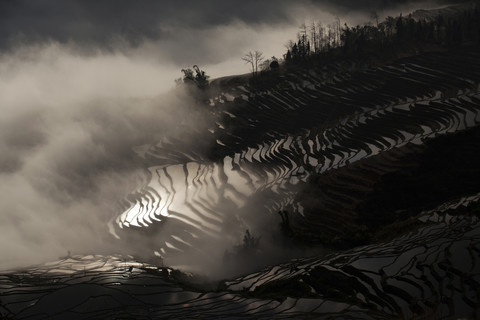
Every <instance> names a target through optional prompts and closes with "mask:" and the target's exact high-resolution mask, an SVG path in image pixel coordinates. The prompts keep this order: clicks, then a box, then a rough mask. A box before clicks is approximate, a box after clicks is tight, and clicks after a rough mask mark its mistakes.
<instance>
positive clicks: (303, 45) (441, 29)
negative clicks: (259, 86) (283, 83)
mask: <svg viewBox="0 0 480 320" xmlns="http://www.w3.org/2000/svg"><path fill="white" fill-rule="evenodd" d="M376 17H377V16H376V15H375V18H376ZM468 42H470V43H477V44H478V43H480V11H479V9H478V6H474V7H472V8H471V9H469V10H465V11H463V12H461V13H460V12H459V13H456V14H450V15H448V16H445V15H438V16H437V17H435V18H430V19H428V20H427V19H414V17H413V16H412V15H411V14H410V15H408V16H407V17H403V16H402V15H400V16H399V17H397V18H393V17H390V16H389V17H387V18H386V19H385V20H384V21H382V22H380V23H378V20H377V22H376V25H364V26H356V27H349V26H348V25H347V24H346V23H345V24H344V25H343V26H342V27H341V26H340V20H339V19H338V18H337V19H336V20H335V21H334V23H332V24H329V25H326V26H324V25H322V24H318V23H312V24H310V25H309V26H307V25H305V24H304V25H302V26H301V27H300V32H299V33H298V35H297V41H296V42H294V41H290V43H289V44H288V51H287V52H286V54H285V55H284V58H285V62H286V63H287V64H288V63H295V62H301V61H304V60H309V59H311V58H312V57H324V56H347V57H348V56H359V55H366V54H378V53H385V52H389V51H392V52H394V51H395V50H402V49H405V47H408V46H411V45H419V46H424V45H428V44H434V45H439V46H444V47H451V46H457V45H460V44H463V43H468Z"/></svg>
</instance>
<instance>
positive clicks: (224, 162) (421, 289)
mask: <svg viewBox="0 0 480 320" xmlns="http://www.w3.org/2000/svg"><path fill="white" fill-rule="evenodd" d="M269 76H270V77H273V80H271V81H269V82H268V83H267V84H265V83H263V84H262V86H261V87H260V86H252V85H247V84H245V83H244V84H243V85H241V84H240V85H237V86H233V87H232V86H230V87H227V88H224V92H222V94H221V95H219V96H217V97H212V98H211V99H210V105H209V106H208V107H207V106H205V107H206V108H209V112H211V114H212V117H214V119H215V121H214V122H215V127H212V128H209V132H210V133H209V136H210V138H209V139H210V141H207V144H208V145H209V146H210V147H209V148H208V150H204V151H199V150H198V149H195V148H191V145H188V146H187V145H186V144H184V143H182V141H176V140H169V139H164V140H163V141H159V142H158V143H157V144H155V145H147V146H142V147H141V148H136V149H135V152H136V153H137V154H138V156H139V157H140V158H142V159H143V161H144V163H145V174H144V175H143V176H140V177H139V184H138V187H137V188H136V190H134V191H133V192H132V193H131V194H130V195H128V196H127V197H126V198H125V199H123V200H122V201H121V202H119V206H118V207H119V208H118V213H117V214H116V215H115V216H114V217H113V218H112V220H111V225H110V230H111V233H112V234H114V235H115V236H117V237H119V238H120V239H121V240H119V241H127V242H129V243H130V244H135V243H138V244H139V247H138V251H139V252H140V251H142V250H144V251H149V252H150V253H151V254H152V255H153V252H155V255H157V256H161V257H162V258H163V259H164V261H165V262H166V263H173V264H186V263H190V264H195V263H196V261H195V260H193V261H192V258H191V257H195V258H194V259H197V258H198V259H199V260H200V258H199V257H204V258H205V257H206V259H205V260H208V262H203V263H204V266H205V265H206V266H207V267H211V266H213V265H215V266H216V268H217V269H215V270H216V271H214V272H218V273H219V274H221V272H220V271H218V270H221V269H222V265H221V264H222V259H221V257H222V256H223V253H224V252H225V250H232V248H235V245H236V244H238V243H239V242H241V239H242V236H243V235H244V232H245V230H246V229H248V230H250V231H251V232H252V234H254V235H259V236H261V239H260V245H259V247H258V248H255V250H257V251H256V252H255V251H254V250H252V251H250V252H251V253H252V256H251V257H252V260H257V259H258V260H261V257H267V259H266V260H265V261H266V262H268V261H269V260H268V257H270V256H272V255H273V254H274V253H273V252H274V251H275V252H278V251H282V250H283V246H284V244H285V243H289V245H292V246H293V245H299V244H302V245H305V244H307V245H309V246H313V245H323V246H326V247H328V248H330V249H331V250H335V251H334V252H333V253H330V254H329V255H319V256H315V257H312V258H301V259H296V260H292V261H290V262H287V263H282V264H275V265H274V266H270V267H267V268H266V269H264V270H263V271H260V272H254V273H251V274H249V275H244V276H241V277H234V279H233V280H228V281H221V282H220V283H219V284H218V285H217V284H212V283H208V284H207V283H202V284H201V285H200V284H199V283H198V282H195V280H194V279H193V278H189V277H188V276H187V275H186V274H184V273H181V272H179V271H175V270H173V269H167V268H156V267H154V266H152V265H144V264H140V263H138V262H134V261H133V260H129V261H125V260H122V258H119V257H103V256H87V257H80V256H76V257H73V258H72V257H70V258H67V259H65V260H61V261H57V262H54V263H52V264H50V265H48V264H47V265H42V266H38V267H35V268H32V269H28V270H25V271H24V272H22V273H18V272H9V273H4V274H3V275H2V276H1V277H0V293H1V295H0V299H1V301H2V308H3V309H2V308H0V313H1V314H2V315H5V316H7V315H9V316H10V315H14V316H15V318H19V319H27V318H39V319H41V318H46V319H47V318H48V319H50V318H55V317H57V318H62V317H68V318H88V317H90V318H103V319H108V318H117V317H119V316H122V317H125V318H135V319H150V318H158V317H167V318H183V317H185V316H187V317H192V318H212V317H217V318H232V319H236V318H255V319H261V318H265V319H269V318H273V317H275V318H285V319H288V318H293V317H295V318H339V319H340V318H364V319H386V318H406V319H410V318H417V317H424V318H428V317H432V318H446V319H448V318H453V317H467V318H468V317H470V318H478V317H480V314H479V307H478V306H479V305H480V303H479V302H480V293H479V291H478V288H479V287H480V269H479V263H480V257H479V253H480V249H479V248H480V247H479V240H480V228H479V227H480V226H479V224H478V212H479V211H478V209H479V207H480V206H479V199H480V196H479V195H480V183H479V181H480V179H479V178H480V171H479V169H478V163H480V162H479V160H480V159H479V158H480V153H479V152H478V150H480V149H479V147H480V139H479V138H480V128H479V126H478V125H479V123H480V48H478V47H475V46H468V47H461V48H457V49H452V50H445V51H442V52H431V53H424V54H421V55H416V56H413V57H407V58H402V59H400V60H397V61H395V62H392V63H389V64H385V65H382V66H377V67H374V66H371V67H369V66H367V65H364V64H362V63H358V62H355V61H349V62H343V63H338V64H332V65H328V66H324V67H320V68H318V69H292V70H285V69H284V70H283V71H282V70H281V71H280V72H278V73H276V74H270V75H269ZM191 134H192V135H193V136H194V135H195V134H196V132H195V131H192V133H191ZM204 143H205V142H204V141H203V142H202V144H204ZM132 152H133V151H132ZM279 213H280V214H279ZM145 244H148V246H147V247H145V246H146V245H145ZM141 246H143V247H141ZM189 257H190V258H189ZM241 258H242V259H245V255H243V256H241ZM246 259H248V256H247V258H246ZM198 263H200V262H198ZM190 267H192V266H190ZM192 269H194V268H193V267H192ZM66 274H68V275H66ZM185 279H187V280H185ZM79 292H80V293H79ZM78 294H80V296H81V298H78V297H79V296H78ZM74 296H75V298H73V297H74ZM60 298H61V300H62V301H63V303H62V304H57V303H56V302H55V301H58V299H60ZM74 301H75V302H74Z"/></svg>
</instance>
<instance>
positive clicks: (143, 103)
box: [0, 0, 452, 268]
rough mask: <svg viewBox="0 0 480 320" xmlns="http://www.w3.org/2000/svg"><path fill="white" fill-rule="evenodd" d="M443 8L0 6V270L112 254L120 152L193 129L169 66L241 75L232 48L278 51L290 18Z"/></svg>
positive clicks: (357, 19)
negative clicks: (69, 253)
mask: <svg viewBox="0 0 480 320" xmlns="http://www.w3.org/2000/svg"><path fill="white" fill-rule="evenodd" d="M451 2H452V1H436V2H415V1H374V0H371V1H367V0H365V1H353V0H352V1H342V0H337V1H314V0H311V1H307V0H300V1H299V0H295V1H293V0H292V1H287V0H275V1H273V0H269V1H253V0H251V1H233V0H218V1H217V0H214V1H194V0H184V1H178V0H177V1H135V2H133V1H124V0H116V1H113V0H112V1H101V2H100V1H60V0H58V1H53V0H38V1H27V0H24V1H17V0H3V1H1V2H0V257H1V259H0V268H5V267H6V266H9V265H18V264H25V263H33V262H40V261H45V260H50V259H55V258H57V257H58V256H59V255H64V254H66V252H67V250H71V251H72V253H81V252H94V253H101V252H117V251H120V250H119V248H118V244H117V242H116V240H115V239H114V238H113V237H112V236H111V235H110V234H109V233H108V227H107V223H108V221H110V219H111V218H112V216H113V212H114V209H113V207H114V206H115V203H116V201H117V200H118V198H119V197H121V196H123V195H124V194H125V193H128V191H129V189H130V188H132V187H133V183H132V181H133V178H132V177H135V176H136V174H137V173H138V170H141V166H140V164H139V163H138V161H137V160H136V158H135V155H134V153H133V152H132V151H131V150H132V149H131V148H132V147H133V146H136V145H142V144H145V143H148V142H154V141H156V140H158V139H159V138H160V137H162V136H165V135H173V134H180V132H181V130H183V128H185V127H188V126H190V127H191V126H203V125H206V124H205V122H206V120H205V117H204V115H203V114H202V112H201V111H199V110H198V109H197V108H194V107H193V103H192V101H190V99H189V98H188V97H187V96H186V95H183V94H181V92H176V93H172V92H169V90H170V89H171V88H172V87H173V86H174V79H175V78H178V77H180V76H181V73H180V69H181V68H185V67H191V66H192V65H193V64H197V65H199V66H200V67H201V68H202V69H204V70H206V72H207V74H209V75H210V76H212V78H214V77H219V76H223V75H229V74H236V73H246V72H248V66H247V65H245V64H244V62H243V61H242V60H241V59H240V57H241V56H242V55H243V54H244V53H245V52H247V51H249V50H256V49H258V50H261V51H263V52H264V54H265V56H266V57H270V56H273V55H275V56H277V57H281V56H282V54H283V53H284V52H285V50H286V49H285V44H286V42H287V41H288V40H289V39H295V37H296V33H297V32H298V26H299V25H300V24H301V23H303V22H309V21H312V20H315V21H316V22H322V23H324V24H327V23H330V22H332V21H333V19H334V17H335V16H339V17H340V19H341V21H342V24H343V23H344V22H345V21H346V22H347V23H348V24H349V25H354V24H360V23H365V22H368V21H372V20H373V18H372V12H373V11H377V12H378V13H379V15H380V17H383V16H386V15H396V14H398V13H399V12H404V13H407V12H409V11H411V10H413V9H414V8H416V7H422V8H431V7H438V6H442V5H445V4H446V3H451ZM186 114H188V115H190V117H186V116H185V115H186ZM180 120H184V126H180V125H178V123H180ZM204 120H205V121H204Z"/></svg>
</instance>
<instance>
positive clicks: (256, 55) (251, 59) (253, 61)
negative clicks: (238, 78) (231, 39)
mask: <svg viewBox="0 0 480 320" xmlns="http://www.w3.org/2000/svg"><path fill="white" fill-rule="evenodd" d="M263 59H264V58H263V53H262V52H260V51H258V50H255V51H250V52H248V53H247V54H245V55H244V56H243V57H242V60H243V61H245V63H248V64H250V66H251V68H252V75H253V76H256V75H257V73H258V65H259V64H260V63H261V62H262V61H263Z"/></svg>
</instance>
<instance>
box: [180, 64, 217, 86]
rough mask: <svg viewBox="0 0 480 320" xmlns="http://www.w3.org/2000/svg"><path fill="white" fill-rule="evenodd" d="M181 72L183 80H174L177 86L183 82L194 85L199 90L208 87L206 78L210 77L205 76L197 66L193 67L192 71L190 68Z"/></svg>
mask: <svg viewBox="0 0 480 320" xmlns="http://www.w3.org/2000/svg"><path fill="white" fill-rule="evenodd" d="M182 72H183V79H176V80H175V82H176V83H177V85H178V84H181V83H182V82H183V83H185V84H195V85H196V86H197V87H198V88H200V89H205V88H206V87H208V84H209V82H208V78H210V77H209V76H207V75H206V73H205V71H203V70H200V68H199V67H198V66H197V65H194V66H193V70H192V69H190V68H188V69H182ZM194 72H195V73H194Z"/></svg>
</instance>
